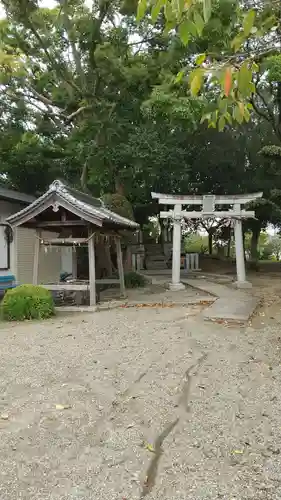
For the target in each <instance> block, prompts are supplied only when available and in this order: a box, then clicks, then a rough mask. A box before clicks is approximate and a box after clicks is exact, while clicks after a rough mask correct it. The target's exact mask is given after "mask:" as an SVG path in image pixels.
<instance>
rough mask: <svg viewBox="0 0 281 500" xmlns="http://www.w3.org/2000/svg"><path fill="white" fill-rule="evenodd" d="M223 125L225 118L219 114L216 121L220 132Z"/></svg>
mask: <svg viewBox="0 0 281 500" xmlns="http://www.w3.org/2000/svg"><path fill="white" fill-rule="evenodd" d="M224 127H225V118H224V116H221V117H220V119H219V121H218V129H219V132H222V131H223V129H224Z"/></svg>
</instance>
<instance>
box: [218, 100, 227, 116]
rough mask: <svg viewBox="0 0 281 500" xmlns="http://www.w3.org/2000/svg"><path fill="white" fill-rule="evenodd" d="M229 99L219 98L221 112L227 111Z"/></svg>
mask: <svg viewBox="0 0 281 500" xmlns="http://www.w3.org/2000/svg"><path fill="white" fill-rule="evenodd" d="M227 104H228V102H227V99H219V101H218V105H219V110H220V112H221V113H223V114H225V113H226V111H227Z"/></svg>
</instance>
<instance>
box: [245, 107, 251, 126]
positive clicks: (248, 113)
mask: <svg viewBox="0 0 281 500" xmlns="http://www.w3.org/2000/svg"><path fill="white" fill-rule="evenodd" d="M250 118H251V114H250V111H249V110H248V109H247V108H246V107H245V109H244V119H245V121H246V122H247V123H248V122H249V121H250Z"/></svg>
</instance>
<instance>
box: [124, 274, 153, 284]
mask: <svg viewBox="0 0 281 500" xmlns="http://www.w3.org/2000/svg"><path fill="white" fill-rule="evenodd" d="M124 279H125V287H126V288H141V287H144V286H145V285H146V283H147V281H146V279H145V277H144V276H142V275H141V274H138V273H136V272H135V271H130V272H128V273H125V275H124Z"/></svg>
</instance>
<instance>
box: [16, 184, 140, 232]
mask: <svg viewBox="0 0 281 500" xmlns="http://www.w3.org/2000/svg"><path fill="white" fill-rule="evenodd" d="M55 202H57V203H58V205H60V204H61V205H62V206H65V207H66V208H67V209H68V210H69V211H70V212H71V209H73V210H74V211H75V213H76V214H77V215H79V216H80V217H81V218H82V219H84V220H87V221H88V222H91V223H94V224H95V223H96V224H97V225H99V226H103V224H104V223H111V224H112V225H115V226H117V227H119V228H129V229H137V228H138V227H139V225H138V224H137V223H136V222H134V221H132V220H130V219H126V218H125V217H121V215H118V214H116V213H115V212H111V211H110V210H108V209H107V208H106V207H105V205H104V203H103V202H102V200H100V199H98V198H94V197H92V196H90V195H88V194H86V193H82V192H81V191H78V190H77V189H73V188H71V187H70V186H68V185H67V184H66V183H64V182H62V181H60V180H56V181H54V182H52V184H51V185H50V187H49V189H48V191H46V193H44V194H43V195H42V196H40V197H39V198H37V199H36V200H35V201H34V202H33V203H31V204H30V205H29V206H28V207H26V208H24V209H23V210H21V211H20V212H17V213H16V214H13V215H11V216H10V217H9V218H8V219H7V222H8V223H9V224H11V225H21V224H24V223H25V222H27V221H28V220H30V219H31V218H33V217H34V216H35V215H38V214H39V213H41V212H43V211H44V210H46V208H48V206H52V205H53V204H54V203H55ZM40 207H42V210H40Z"/></svg>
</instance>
